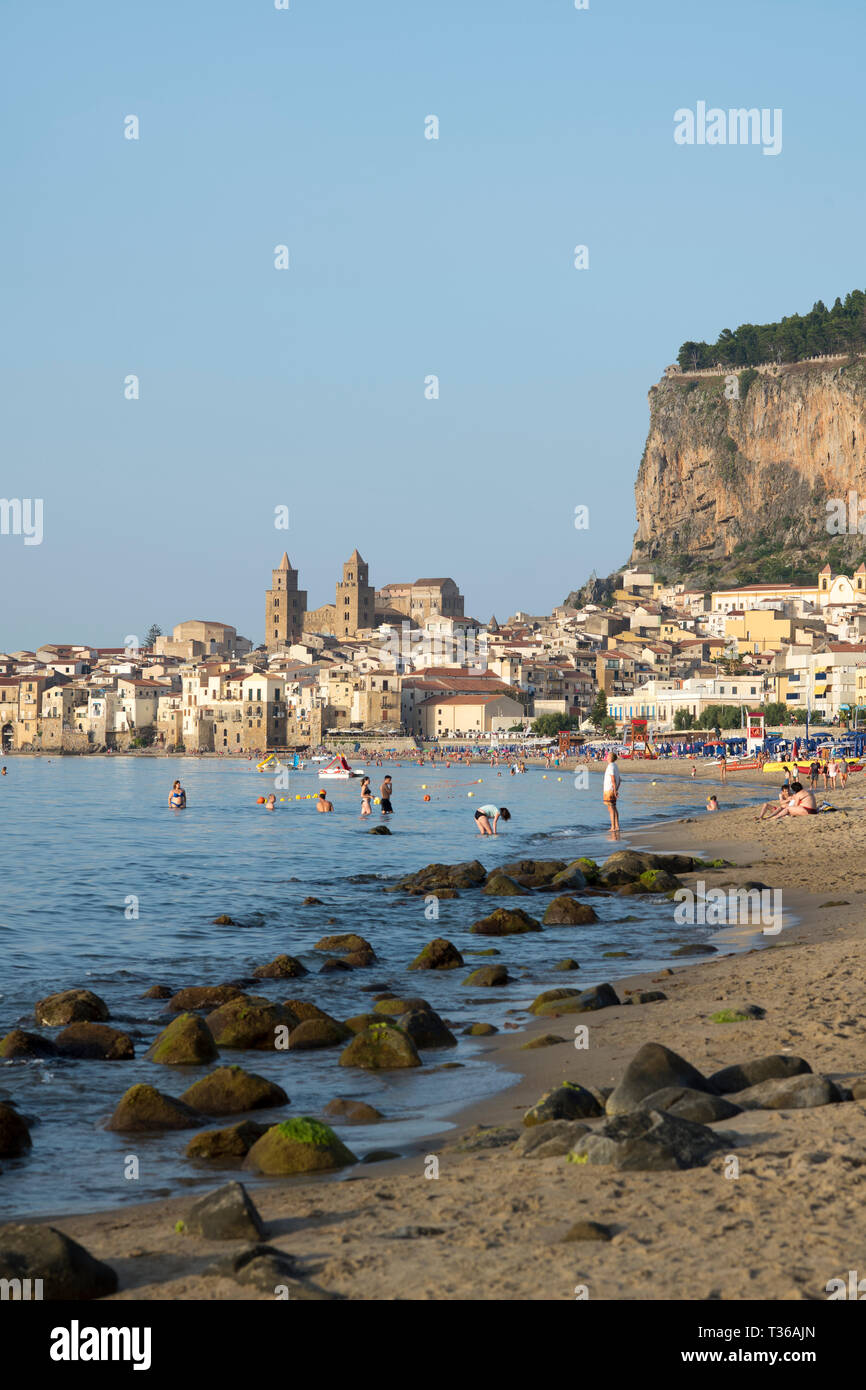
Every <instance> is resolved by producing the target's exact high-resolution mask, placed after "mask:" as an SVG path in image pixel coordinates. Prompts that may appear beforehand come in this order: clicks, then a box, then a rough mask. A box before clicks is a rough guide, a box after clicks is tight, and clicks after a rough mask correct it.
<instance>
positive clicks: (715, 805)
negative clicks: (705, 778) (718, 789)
mask: <svg viewBox="0 0 866 1390" xmlns="http://www.w3.org/2000/svg"><path fill="white" fill-rule="evenodd" d="M718 809H719V799H718V797H717V796H709V797H707V810H708V811H718Z"/></svg>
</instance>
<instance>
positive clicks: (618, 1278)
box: [43, 765, 866, 1300]
mask: <svg viewBox="0 0 866 1390" xmlns="http://www.w3.org/2000/svg"><path fill="white" fill-rule="evenodd" d="M667 771H668V769H667V768H663V767H659V766H658V765H647V766H646V767H645V768H641V769H640V775H647V774H649V773H650V772H653V773H654V775H655V778H656V779H657V780H658V779H661V778H663V777H664V775H665V774H666V773H667ZM671 771H675V772H677V773H678V774H679V775H680V776H681V775H682V772H683V768H682V767H681V766H678V767H677V768H676V769H671ZM701 771H702V773H703V772H704V770H703V769H702V770H701ZM633 773H634V770H633V769H628V770H625V775H626V777H628V776H629V775H633ZM753 777H755V778H756V780H758V781H760V782H761V784H762V785H765V786H767V787H768V796H769V795H773V794H774V791H775V779H773V778H768V777H766V776H765V777H763V778H762V777H761V776H760V774H757V775H753ZM701 780H702V781H703V780H704V777H703V776H702V778H701ZM713 780H714V782H717V780H718V779H717V775H716V777H715V778H714V779H713ZM734 780H735V779H734V778H733V777H732V778H731V781H732V782H733V781H734ZM749 780H752V779H751V778H750V779H749ZM700 794H701V796H703V794H704V788H703V787H702V788H701V793H700ZM828 799H829V800H830V801H831V802H832V803H833V804H834V805H836V806H838V807H840V812H839V813H836V814H832V815H822V816H818V817H814V818H813V817H809V818H802V819H799V820H797V819H794V818H790V817H789V818H786V819H784V820H782V821H778V822H766V823H763V824H756V822H755V819H754V815H755V812H754V808H753V807H749V808H742V809H735V810H730V811H724V810H723V811H721V812H720V813H718V814H717V815H713V816H711V817H708V816H707V815H706V813H702V814H701V813H697V812H696V815H695V817H693V818H692V817H690V818H687V819H685V820H679V821H672V822H669V823H667V824H666V825H664V827H663V828H656V829H654V830H651V831H649V832H644V833H642V834H641V835H640V836H635V838H634V844H635V846H637V847H641V848H650V849H652V850H654V851H657V852H663V851H689V850H691V851H692V852H700V853H701V854H702V855H704V856H712V857H716V856H723V857H724V858H726V859H728V860H729V861H731V862H732V863H733V864H734V865H736V866H737V867H736V868H735V869H730V870H717V871H707V872H706V873H705V874H704V875H702V876H701V875H696V874H692V875H684V876H683V878H684V881H685V882H686V883H687V884H689V883H692V882H694V881H695V880H696V879H698V878H700V877H703V878H704V879H705V880H706V881H707V882H708V885H709V883H710V882H712V883H714V884H721V883H724V884H728V883H734V884H737V883H747V882H753V881H756V880H758V881H760V882H763V883H766V884H767V885H768V886H771V887H780V888H781V889H782V890H783V894H784V908H785V912H786V915H788V914H794V915H795V916H796V918H797V922H796V924H795V925H793V926H791V927H787V928H786V929H785V930H784V931H783V932H782V933H781V934H780V935H778V936H775V937H771V938H764V942H765V943H766V944H762V945H761V946H760V947H757V948H754V949H749V950H747V951H743V952H741V953H739V954H737V955H728V956H723V955H721V954H720V955H718V956H713V957H707V958H704V959H701V960H700V961H699V963H696V964H689V965H688V966H684V967H682V968H677V969H675V970H665V971H663V972H660V973H655V974H653V975H645V976H632V977H625V978H619V979H616V978H613V979H612V981H611V982H612V983H613V984H614V985H615V988H616V990H617V994H618V995H619V997H620V999H625V998H627V997H628V991H632V990H637V989H650V990H654V991H661V992H663V993H664V995H665V996H666V997H665V999H664V1000H660V1001H658V1000H657V1001H655V1002H651V1003H645V1004H635V1005H625V1004H623V1005H620V1006H618V1007H610V1008H605V1009H602V1010H600V1011H598V1012H597V1013H593V1014H590V1015H581V1017H580V1020H579V1022H580V1023H587V1024H588V1025H589V1037H590V1042H589V1046H588V1048H586V1049H582V1050H577V1049H576V1047H575V1046H574V1023H575V1019H574V1016H573V1015H563V1016H560V1017H556V1018H536V1017H534V1016H532V1015H531V1014H528V1013H525V1014H522V1015H520V1016H519V1018H518V1023H519V1028H518V1029H517V1030H515V1031H508V1032H503V1033H500V1034H499V1035H497V1036H496V1037H494V1038H491V1039H490V1040H489V1042H486V1043H485V1047H486V1048H488V1049H489V1056H490V1059H491V1060H492V1061H494V1062H495V1063H496V1064H497V1065H498V1066H500V1067H502V1068H504V1069H505V1070H506V1071H507V1072H509V1073H511V1074H512V1075H513V1076H514V1078H515V1081H514V1084H512V1085H510V1086H509V1087H508V1088H507V1089H505V1090H503V1091H501V1092H499V1093H498V1094H497V1095H496V1096H494V1097H493V1098H492V1099H490V1100H488V1101H486V1102H484V1103H483V1104H481V1105H477V1106H476V1107H474V1108H473V1110H472V1111H471V1112H466V1113H464V1114H462V1115H460V1116H459V1117H457V1118H458V1124H457V1127H456V1129H454V1130H453V1131H450V1132H449V1133H448V1134H447V1135H445V1136H442V1135H440V1136H438V1137H437V1138H436V1140H434V1141H429V1142H428V1143H427V1144H424V1143H421V1144H419V1145H418V1147H417V1151H416V1152H414V1153H412V1154H408V1155H406V1154H404V1156H403V1157H402V1158H400V1159H399V1160H396V1161H390V1162H383V1163H377V1164H375V1165H366V1164H365V1165H361V1166H358V1167H353V1168H349V1169H347V1170H344V1172H343V1174H342V1175H341V1176H340V1177H339V1178H337V1179H332V1178H324V1179H313V1180H302V1179H295V1180H291V1181H281V1182H274V1184H273V1185H272V1186H270V1187H268V1188H260V1189H257V1191H256V1194H255V1199H256V1204H257V1206H258V1209H259V1211H260V1213H261V1215H262V1218H263V1219H264V1221H265V1223H266V1228H267V1234H266V1240H267V1243H268V1244H269V1245H272V1246H274V1247H276V1248H278V1249H280V1250H282V1251H285V1252H288V1253H290V1254H291V1255H292V1256H293V1257H294V1258H295V1260H296V1261H297V1270H298V1274H299V1275H300V1276H301V1277H302V1278H304V1279H305V1280H308V1281H310V1282H311V1283H312V1284H313V1285H314V1286H315V1287H317V1288H319V1289H321V1290H324V1291H326V1292H327V1293H328V1294H331V1295H335V1296H338V1297H343V1298H350V1299H425V1300H437V1299H545V1300H546V1299H573V1298H575V1297H577V1296H588V1297H590V1298H593V1299H612V1300H622V1299H625V1300H666V1299H728V1300H737V1299H744V1298H757V1299H766V1300H788V1299H818V1300H824V1299H826V1297H827V1292H826V1285H827V1283H828V1281H829V1280H831V1279H833V1278H836V1277H843V1278H844V1277H847V1272H848V1270H849V1269H857V1267H858V1261H859V1262H860V1264H862V1251H863V1248H864V1241H866V1207H864V1201H863V1198H864V1191H866V1189H864V1186H863V1184H864V1181H866V1108H864V1101H863V1100H857V1099H854V1100H850V1101H846V1102H844V1103H837V1104H825V1105H820V1106H817V1107H815V1108H811V1109H775V1110H773V1109H770V1110H765V1109H761V1110H747V1111H743V1112H742V1113H740V1114H737V1115H736V1116H734V1117H732V1118H730V1119H726V1120H721V1121H718V1122H717V1123H716V1124H715V1125H714V1126H713V1128H714V1130H715V1131H716V1132H717V1133H719V1134H720V1135H721V1136H722V1138H723V1141H724V1145H723V1147H722V1148H721V1149H720V1150H719V1152H718V1153H716V1154H715V1155H714V1156H713V1157H712V1158H711V1159H710V1161H709V1162H708V1163H707V1165H706V1166H704V1167H697V1168H692V1169H688V1170H684V1171H675V1172H631V1171H621V1170H617V1169H614V1168H612V1167H609V1166H598V1165H591V1164H578V1163H573V1162H568V1161H567V1159H566V1158H565V1157H563V1156H556V1157H549V1158H537V1157H531V1156H523V1157H521V1156H518V1155H517V1154H516V1153H515V1151H514V1149H513V1142H514V1140H515V1139H516V1138H517V1137H518V1135H519V1134H520V1133H521V1132H522V1131H523V1125H522V1118H523V1115H524V1113H525V1111H526V1110H527V1108H528V1107H530V1106H531V1105H533V1104H534V1103H535V1102H536V1101H537V1100H538V1099H539V1097H540V1096H541V1095H542V1094H543V1093H544V1092H545V1091H547V1090H549V1089H550V1088H551V1087H553V1086H555V1085H557V1084H559V1083H561V1082H563V1081H566V1080H568V1081H574V1082H579V1083H580V1084H581V1085H583V1086H587V1087H608V1088H609V1087H613V1086H614V1085H616V1083H617V1081H618V1080H619V1078H620V1077H621V1076H622V1073H623V1071H624V1069H625V1067H626V1065H627V1064H628V1062H629V1061H630V1059H631V1058H632V1057H633V1056H634V1054H635V1053H636V1052H637V1050H638V1049H639V1048H640V1047H641V1046H642V1045H643V1044H645V1043H648V1042H659V1043H663V1044H664V1045H665V1046H666V1047H668V1048H671V1049H673V1050H674V1051H676V1052H677V1053H679V1054H681V1055H682V1056H683V1057H684V1058H686V1059H687V1060H688V1061H689V1062H690V1063H691V1064H692V1065H693V1066H695V1067H697V1068H698V1069H699V1071H701V1072H702V1073H704V1074H705V1075H708V1074H710V1073H712V1072H713V1071H715V1070H717V1069H719V1068H721V1067H724V1066H728V1065H731V1064H734V1063H741V1062H744V1061H747V1060H750V1059H755V1058H760V1057H764V1056H768V1055H770V1054H776V1053H780V1054H783V1055H790V1056H795V1057H801V1058H803V1059H805V1061H806V1062H808V1064H809V1065H810V1067H811V1068H812V1070H813V1071H814V1072H816V1073H821V1074H823V1075H825V1076H827V1077H829V1078H831V1079H832V1080H833V1081H835V1082H837V1083H839V1084H841V1085H842V1086H845V1087H851V1086H852V1085H854V1084H855V1083H856V1082H857V1081H858V1079H859V1078H861V1077H866V1029H864V1025H863V1022H862V1018H861V1014H860V1004H861V992H862V991H861V979H862V973H863V966H864V954H866V948H864V939H863V929H862V924H861V907H862V895H863V893H864V889H866V882H864V878H866V871H864V869H863V868H862V859H861V855H862V851H863V849H864V846H866V830H864V825H863V820H862V815H861V809H862V803H863V800H864V793H863V791H861V786H860V780H859V779H857V778H855V779H854V780H853V782H852V784H851V785H850V786H849V789H848V790H847V791H846V792H835V793H830V795H829V798H828ZM841 811H847V812H848V814H842V813H841ZM710 822H711V823H710ZM627 845H628V839H627V837H624V840H623V842H622V846H623V847H625V846H627ZM612 848H617V846H612ZM567 983H569V984H571V983H572V981H571V980H569V981H568V982H567ZM743 1005H756V1006H759V1008H760V1009H761V1010H763V1011H764V1012H763V1016H762V1017H759V1018H749V1019H747V1020H746V1021H743V1022H729V1023H716V1022H713V1021H712V1016H713V1015H714V1014H716V1013H717V1012H719V1011H722V1010H729V1009H733V1010H737V1009H738V1008H741V1007H742V1006H743ZM543 1035H553V1036H554V1037H557V1038H559V1039H561V1041H558V1042H555V1043H552V1044H550V1045H547V1046H543V1047H538V1048H535V1049H530V1050H526V1048H525V1045H526V1043H527V1042H531V1041H533V1040H534V1039H536V1038H539V1037H541V1036H543ZM344 1094H349V1095H350V1094H351V1079H350V1077H349V1076H347V1078H346V1087H345V1090H344ZM592 1123H593V1124H599V1123H601V1121H593V1122H592ZM481 1127H484V1128H481ZM431 1156H432V1157H435V1158H436V1159H437V1160H438V1176H435V1177H432V1176H429V1175H428V1174H429V1173H430V1172H431V1170H433V1169H435V1167H436V1165H435V1164H432V1163H431ZM732 1158H733V1159H735V1160H736V1161H735V1162H734V1163H732V1162H731V1159H732ZM237 1177H241V1178H242V1174H241V1173H239V1172H237V1171H232V1172H220V1173H217V1174H215V1177H214V1187H218V1186H220V1185H221V1184H222V1183H224V1182H227V1181H230V1180H232V1179H234V1178H237ZM189 1205H190V1201H189V1199H185V1198H183V1197H179V1198H173V1199H171V1200H166V1201H160V1202H151V1203H147V1204H142V1205H140V1206H135V1207H126V1208H124V1209H122V1210H119V1211H116V1212H101V1213H97V1214H94V1215H76V1216H66V1217H57V1218H55V1224H56V1225H57V1226H58V1227H59V1228H60V1229H61V1230H63V1231H64V1232H65V1233H66V1234H68V1235H69V1236H71V1237H73V1238H74V1239H76V1240H78V1241H80V1242H81V1243H82V1244H83V1245H85V1246H86V1248H87V1249H88V1250H89V1251H90V1252H91V1253H92V1254H93V1255H95V1256H97V1257H98V1258H100V1259H102V1260H105V1261H106V1262H108V1263H109V1264H110V1265H112V1267H113V1268H114V1269H115V1270H116V1271H117V1274H118V1276H119V1280H120V1288H119V1292H118V1293H117V1294H116V1295H115V1296H114V1297H115V1298H116V1299H118V1300H134V1299H172V1300H175V1299H215V1300H220V1299H232V1300H235V1299H249V1298H261V1299H267V1298H273V1297H274V1294H273V1291H272V1290H270V1291H268V1290H262V1289H257V1288H254V1287H249V1286H243V1285H240V1284H238V1282H236V1280H235V1279H234V1278H230V1277H219V1276H214V1275H213V1274H210V1273H205V1271H206V1270H207V1269H208V1267H209V1266H211V1265H213V1263H214V1262H215V1261H216V1260H218V1259H222V1258H224V1257H225V1256H226V1254H227V1253H228V1254H231V1253H232V1251H233V1249H239V1248H241V1246H242V1244H243V1242H234V1243H232V1242H225V1241H222V1242H208V1241H205V1240H203V1239H201V1238H198V1237H194V1236H192V1235H189V1234H186V1233H182V1232H178V1231H177V1230H176V1229H175V1227H176V1223H177V1222H179V1221H183V1218H184V1213H185V1211H186V1210H188V1208H189ZM43 1219H46V1218H43ZM49 1219H50V1218H49ZM582 1220H591V1221H594V1222H598V1223H602V1224H604V1225H605V1226H606V1227H608V1233H607V1234H608V1236H609V1238H607V1239H603V1240H592V1241H587V1240H585V1239H584V1240H574V1239H571V1240H566V1239H564V1237H565V1236H566V1233H567V1232H569V1230H570V1228H571V1227H572V1226H573V1225H574V1223H575V1222H578V1221H582ZM290 1296H292V1295H291V1294H290Z"/></svg>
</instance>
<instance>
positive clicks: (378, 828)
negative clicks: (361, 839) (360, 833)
mask: <svg viewBox="0 0 866 1390" xmlns="http://www.w3.org/2000/svg"><path fill="white" fill-rule="evenodd" d="M367 834H368V835H390V834H391V832H390V830H389V829H388V827H387V825H371V826H370V829H369V830H368V831H367Z"/></svg>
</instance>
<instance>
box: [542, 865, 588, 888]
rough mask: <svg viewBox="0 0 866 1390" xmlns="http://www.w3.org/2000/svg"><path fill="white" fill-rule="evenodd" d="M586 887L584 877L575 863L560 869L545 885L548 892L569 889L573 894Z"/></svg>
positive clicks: (581, 870)
mask: <svg viewBox="0 0 866 1390" xmlns="http://www.w3.org/2000/svg"><path fill="white" fill-rule="evenodd" d="M586 886H587V884H586V875H585V874H584V872H583V869H582V868H581V867H580V865H579V864H577V863H574V864H566V866H565V868H564V869H561V870H560V872H559V873H558V874H554V875H553V878H552V879H551V880H550V882H549V883H548V884H547V885H546V887H547V889H548V891H549V892H558V891H559V890H561V889H563V888H570V889H571V890H572V892H575V893H577V892H579V891H580V889H581V888H585V887H586Z"/></svg>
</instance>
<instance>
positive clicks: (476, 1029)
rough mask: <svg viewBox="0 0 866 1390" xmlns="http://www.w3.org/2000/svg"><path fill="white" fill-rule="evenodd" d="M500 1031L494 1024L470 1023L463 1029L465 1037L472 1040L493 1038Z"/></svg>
mask: <svg viewBox="0 0 866 1390" xmlns="http://www.w3.org/2000/svg"><path fill="white" fill-rule="evenodd" d="M498 1032H499V1029H498V1028H497V1027H496V1025H495V1024H494V1023H470V1024H469V1027H468V1028H464V1029H463V1033H464V1036H466V1037H470V1038H491V1037H492V1036H493V1034H494V1033H498Z"/></svg>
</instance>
